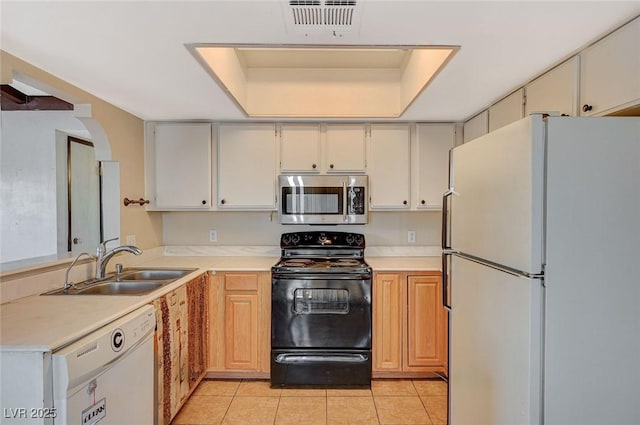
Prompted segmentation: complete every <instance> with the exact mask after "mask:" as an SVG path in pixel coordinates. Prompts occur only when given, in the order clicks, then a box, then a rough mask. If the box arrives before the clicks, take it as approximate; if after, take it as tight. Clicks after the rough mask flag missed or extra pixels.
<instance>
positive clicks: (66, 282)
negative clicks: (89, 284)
mask: <svg viewBox="0 0 640 425" xmlns="http://www.w3.org/2000/svg"><path fill="white" fill-rule="evenodd" d="M83 255H86V256H87V257H89V258H91V259H92V260H93V259H95V257H94V256H93V255H91V254H89V253H87V252H81V253H80V254H78V256H77V257H76V258H75V259H74V260H73V261H72V262H71V264H69V267H67V273H66V274H65V275H64V286H63V287H62V289H63V290H64V291H66V290H69V289H71V288H75V287H76V286H75V284H74V283H73V282H69V272H70V271H71V268H72V267H73V266H75V265H76V263H77V262H78V260H79V259H80V257H82V256H83Z"/></svg>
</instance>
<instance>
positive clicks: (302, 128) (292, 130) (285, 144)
mask: <svg viewBox="0 0 640 425" xmlns="http://www.w3.org/2000/svg"><path fill="white" fill-rule="evenodd" d="M280 170H281V171H282V172H283V173H295V172H301V173H319V172H320V125H319V124H282V126H281V127H280Z"/></svg>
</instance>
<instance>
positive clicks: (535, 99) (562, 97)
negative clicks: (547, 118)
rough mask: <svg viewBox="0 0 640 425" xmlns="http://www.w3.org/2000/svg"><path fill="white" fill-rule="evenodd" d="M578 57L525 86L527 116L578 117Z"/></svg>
mask: <svg viewBox="0 0 640 425" xmlns="http://www.w3.org/2000/svg"><path fill="white" fill-rule="evenodd" d="M578 72H579V65H578V57H573V58H571V59H569V60H568V61H566V62H564V63H562V64H561V65H559V66H557V67H555V68H553V69H552V70H551V71H549V72H547V73H545V74H543V75H542V76H540V77H538V78H536V79H535V80H533V81H532V82H531V83H529V84H527V85H526V86H525V90H526V103H525V107H524V111H525V112H524V113H525V116H528V115H530V114H532V113H535V112H542V113H549V114H559V115H570V116H577V115H578Z"/></svg>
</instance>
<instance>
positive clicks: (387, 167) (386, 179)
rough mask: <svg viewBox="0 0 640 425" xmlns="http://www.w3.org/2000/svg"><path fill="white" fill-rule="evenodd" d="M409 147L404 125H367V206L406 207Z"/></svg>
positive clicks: (406, 130) (408, 182)
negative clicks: (368, 128) (368, 137)
mask: <svg viewBox="0 0 640 425" xmlns="http://www.w3.org/2000/svg"><path fill="white" fill-rule="evenodd" d="M409 150H410V137H409V126H408V125H406V124H379V125H372V126H371V136H370V154H371V158H370V161H369V193H370V194H371V203H370V206H371V209H409V196H410V169H409Z"/></svg>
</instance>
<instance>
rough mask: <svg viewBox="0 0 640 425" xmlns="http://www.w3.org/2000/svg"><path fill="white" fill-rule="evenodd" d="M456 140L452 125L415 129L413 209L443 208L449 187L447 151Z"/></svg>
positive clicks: (425, 125)
mask: <svg viewBox="0 0 640 425" xmlns="http://www.w3.org/2000/svg"><path fill="white" fill-rule="evenodd" d="M455 137H456V132H455V127H454V126H453V125H452V124H418V125H417V126H416V138H417V143H416V151H417V152H416V154H417V155H416V157H417V158H416V160H417V161H416V162H417V167H416V173H417V179H416V187H415V188H414V190H415V191H416V196H415V199H414V202H413V203H414V207H415V208H425V209H441V208H442V194H443V193H444V192H446V191H447V189H448V187H449V186H448V172H449V150H451V148H453V145H454V144H455Z"/></svg>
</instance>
